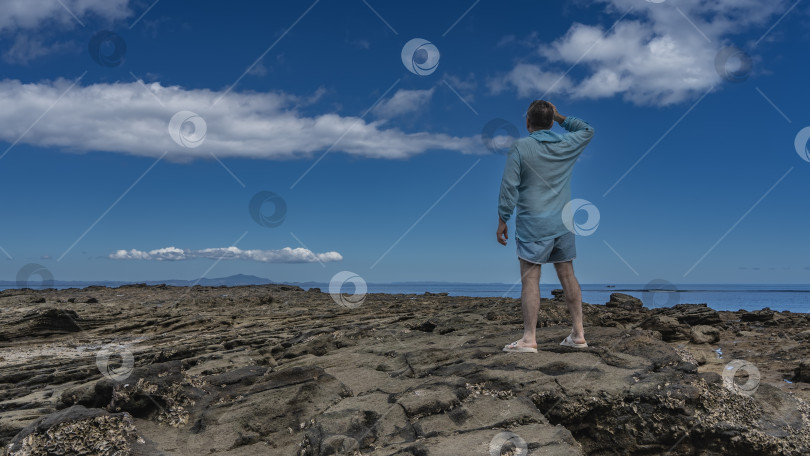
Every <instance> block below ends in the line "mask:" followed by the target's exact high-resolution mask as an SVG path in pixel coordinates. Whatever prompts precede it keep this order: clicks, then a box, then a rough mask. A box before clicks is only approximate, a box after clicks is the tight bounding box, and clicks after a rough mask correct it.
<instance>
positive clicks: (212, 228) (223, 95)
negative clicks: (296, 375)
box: [0, 0, 810, 283]
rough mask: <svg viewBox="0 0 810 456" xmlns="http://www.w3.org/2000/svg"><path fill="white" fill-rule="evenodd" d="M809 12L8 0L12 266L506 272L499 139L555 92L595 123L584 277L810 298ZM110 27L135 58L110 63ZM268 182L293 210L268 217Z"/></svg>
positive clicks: (125, 271)
mask: <svg viewBox="0 0 810 456" xmlns="http://www.w3.org/2000/svg"><path fill="white" fill-rule="evenodd" d="M259 3H261V5H259ZM808 23H810V4H805V3H803V2H795V1H772V2H753V1H749V0H722V1H719V2H717V1H714V2H708V1H701V0H689V1H686V0H683V1H669V0H667V1H663V2H660V3H655V2H647V1H638V0H632V1H631V0H606V1H597V2H584V1H579V2H564V3H562V2H558V3H548V2H542V3H540V2H529V1H515V2H494V1H489V0H481V1H474V0H472V1H466V0H465V1H447V2H441V4H438V3H436V2H425V3H424V4H420V3H419V2H410V3H407V4H404V3H392V2H381V1H378V0H367V1H363V0H357V1H345V2H337V1H334V0H320V1H317V2H314V1H313V2H291V1H289V2H249V1H231V2H227V3H221V2H193V3H192V2H171V1H165V0H164V1H157V2H154V1H153V0H149V1H138V0H103V1H102V0H83V1H79V0H63V1H62V2H57V1H55V0H54V1H51V0H40V1H30V0H11V1H8V2H3V5H2V6H0V52H1V53H0V69H1V70H0V71H2V74H0V108H2V109H0V156H2V158H0V192H2V194H3V195H5V197H4V199H3V205H2V208H3V223H2V224H0V247H1V248H2V250H0V278H2V279H4V280H14V278H15V277H16V275H17V272H18V271H19V270H20V269H21V268H23V267H24V266H25V265H26V264H29V263H37V264H41V265H42V266H44V267H45V268H47V269H48V270H49V271H50V272H51V273H52V274H53V276H54V278H56V279H57V280H81V279H98V280H153V279H169V278H172V279H192V278H197V277H200V276H202V275H203V274H205V275H207V276H208V277H221V276H226V275H231V274H237V273H243V274H254V275H258V276H261V277H266V278H270V279H272V280H277V281H310V280H311V281H319V282H328V281H329V280H330V278H331V277H332V276H333V275H334V274H336V273H337V272H339V271H343V270H349V271H352V272H354V273H356V274H357V275H359V276H361V277H362V278H363V279H364V280H366V281H367V282H389V281H420V280H431V281H463V282H510V283H511V282H514V281H515V280H517V279H518V278H519V270H518V263H517V259H516V255H515V244H514V225H513V222H512V221H510V223H509V229H510V240H509V244H508V245H507V246H506V247H503V246H501V245H499V244H498V243H497V242H496V240H495V229H496V228H497V210H496V208H497V199H498V188H499V184H500V178H501V174H502V171H503V165H504V161H505V157H504V155H503V154H501V153H497V151H496V152H495V153H493V152H492V151H491V150H489V149H488V148H487V147H485V146H484V143H483V141H482V139H481V136H482V131H483V129H484V127H485V125H487V124H488V123H489V122H490V121H491V120H493V119H497V118H501V119H506V120H507V121H508V122H510V123H511V124H514V125H515V126H516V127H517V128H518V130H519V132H520V135H525V134H526V131H525V128H524V127H523V124H524V119H523V113H524V111H525V109H526V107H527V106H528V104H529V103H530V102H531V101H532V100H533V99H536V98H541V97H545V98H546V99H549V100H551V101H552V102H554V103H555V104H556V105H557V107H558V108H559V110H560V111H561V112H562V113H563V114H566V115H575V116H577V117H580V118H582V119H585V120H587V121H588V122H589V123H591V125H592V126H593V127H594V128H595V130H596V135H595V138H594V140H593V141H592V143H591V144H590V145H589V146H588V148H587V149H586V151H585V153H584V154H583V155H582V157H581V158H580V160H579V163H578V164H577V167H576V169H575V172H574V179H573V185H572V196H573V198H577V199H582V200H587V201H589V202H591V203H592V204H593V205H594V206H596V207H597V208H598V211H599V220H598V228H597V229H596V230H595V231H594V233H593V234H592V235H589V236H578V240H577V242H578V244H577V248H578V258H577V260H576V261H575V268H576V270H577V273H578V276H579V279H580V281H581V282H583V283H647V282H649V281H651V280H654V279H663V280H667V281H669V282H673V283H807V281H808V278H810V260H808V258H810V243H808V242H807V228H806V227H807V226H808V221H810V217H809V216H808V214H810V211H808V209H810V208H808V206H809V205H810V203H808V201H809V200H808V198H807V195H808V194H809V193H810V192H808V190H810V162H808V159H807V158H806V157H807V152H806V145H805V149H802V148H801V147H800V148H799V151H798V152H802V153H804V154H805V159H803V158H802V156H801V155H800V153H797V148H796V147H795V146H796V145H795V144H794V143H795V142H796V137H797V135H798V134H799V132H800V131H802V129H803V128H805V127H807V126H810V116H808V112H807V109H806V107H807V106H808V104H809V103H808V102H810V92H808V91H807V90H806V89H805V88H806V79H807V69H808V66H807V51H806V50H807V49H808V44H810V43H808V41H810V36H809V35H808V32H807V30H810V28H809V27H808ZM102 31H108V32H112V33H113V34H114V35H109V34H108V35H107V36H117V37H120V42H123V43H125V44H126V52H125V54H123V58H121V59H119V56H118V55H117V54H116V53H115V52H116V51H117V50H118V51H120V48H119V49H117V48H116V47H115V44H114V42H111V41H109V40H107V41H106V42H105V43H104V45H103V46H102V47H101V48H100V49H99V51H98V53H99V54H100V55H101V56H102V59H100V61H101V62H102V64H99V63H97V62H96V61H94V59H93V58H92V57H91V49H90V48H91V45H90V43H91V42H92V38H93V37H94V36H103V35H97V33H99V32H102ZM415 38H419V39H422V40H424V41H425V42H429V43H432V45H433V46H435V50H436V51H437V52H438V66H437V67H436V68H435V69H431V70H432V71H431V70H425V71H422V72H423V73H429V74H415V73H414V72H411V71H409V69H408V68H406V66H405V65H404V64H403V59H402V56H401V53H402V50H403V47H404V46H405V45H406V43H408V42H409V41H410V40H412V39H415ZM102 41H104V40H102ZM423 49H427V51H425V52H427V54H419V55H417V56H416V57H415V59H416V64H417V65H419V64H421V63H423V61H422V59H423V57H424V56H425V55H430V53H431V52H433V50H432V49H433V48H430V47H428V48H423ZM728 49H732V51H728ZM723 50H726V51H723ZM723 52H725V53H723ZM718 54H720V55H721V60H722V61H720V62H718ZM725 55H729V56H730V57H729V58H728V59H727V60H723V56H725ZM104 56H107V57H106V58H107V60H106V62H107V64H106V65H105V64H103V63H104V62H105V60H103V58H104ZM748 59H750V60H748ZM747 62H750V69H749V68H748V66H747ZM734 77H737V78H738V79H741V81H736V82H732V81H730V79H734ZM184 111H187V112H191V113H194V114H196V116H197V118H198V119H201V120H202V121H203V122H204V125H205V136H204V137H202V139H201V140H199V141H198V139H199V138H200V136H197V137H195V136H194V134H195V132H193V129H192V128H191V124H190V123H188V122H185V123H183V122H182V120H183V119H188V118H189V116H191V115H192V114H185V115H184V114H179V117H178V119H179V120H180V123H179V125H181V127H179V128H175V129H174V138H173V136H172V134H171V133H170V131H169V129H170V119H172V118H173V116H175V114H177V113H178V112H184ZM555 129H558V131H559V126H556V127H555ZM196 133H197V134H199V133H201V130H197V131H196ZM496 136H498V139H499V140H500V141H503V140H505V138H504V137H503V136H505V130H499V131H498V132H496ZM175 139H177V141H175ZM189 145H191V146H195V147H189ZM259 192H272V194H275V195H277V197H278V198H280V199H282V200H283V201H284V206H285V207H286V211H285V212H284V213H283V214H281V213H279V212H278V209H279V206H274V205H273V204H272V203H266V204H263V205H259V206H254V210H253V213H252V214H251V209H250V202H251V199H252V198H253V197H254V195H256V194H257V193H259ZM265 195H267V193H265ZM256 207H258V209H256ZM257 210H258V213H260V214H264V215H265V217H269V218H273V217H275V221H276V223H265V224H264V225H262V224H261V223H257V221H256V220H255V219H259V221H261V220H262V219H261V217H259V216H258V215H257V212H256V211H257ZM252 215H253V216H252ZM254 216H255V217H254ZM583 218H585V219H587V214H586V213H585V212H584V211H579V212H578V213H577V214H576V220H577V222H578V223H583V224H586V223H593V222H595V221H594V220H584V219H583ZM266 225H275V226H266ZM285 249H286V250H285ZM555 280H556V278H555V277H553V273H552V271H551V270H550V269H547V270H546V271H545V272H544V276H543V282H554V281H555Z"/></svg>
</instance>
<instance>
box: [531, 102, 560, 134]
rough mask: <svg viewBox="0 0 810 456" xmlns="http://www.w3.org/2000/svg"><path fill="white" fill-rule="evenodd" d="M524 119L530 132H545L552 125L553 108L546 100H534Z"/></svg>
mask: <svg viewBox="0 0 810 456" xmlns="http://www.w3.org/2000/svg"><path fill="white" fill-rule="evenodd" d="M526 117H527V118H528V119H529V126H530V127H531V129H532V130H545V129H548V128H551V126H552V125H553V123H552V122H553V121H554V108H553V107H552V106H551V103H549V102H548V101H546V100H534V101H532V104H530V105H529V110H528V111H526Z"/></svg>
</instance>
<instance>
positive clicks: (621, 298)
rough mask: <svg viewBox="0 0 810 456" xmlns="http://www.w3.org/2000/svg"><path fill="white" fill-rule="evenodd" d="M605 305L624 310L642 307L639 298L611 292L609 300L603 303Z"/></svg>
mask: <svg viewBox="0 0 810 456" xmlns="http://www.w3.org/2000/svg"><path fill="white" fill-rule="evenodd" d="M605 307H619V308H622V309H624V310H638V309H641V308H642V307H644V303H642V302H641V299H638V298H636V297H635V296H630V295H628V294H624V293H611V294H610V300H609V301H608V302H606V303H605Z"/></svg>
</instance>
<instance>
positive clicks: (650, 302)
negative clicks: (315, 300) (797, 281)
mask: <svg viewBox="0 0 810 456" xmlns="http://www.w3.org/2000/svg"><path fill="white" fill-rule="evenodd" d="M367 287H368V292H369V293H406V294H409V293H415V294H422V293H424V292H426V291H429V292H431V293H440V292H447V293H449V295H450V296H478V297H507V298H520V284H518V285H512V284H501V283H493V284H471V283H459V284H454V283H406V284H374V283H369V284H367ZM350 288H351V287H349V289H348V290H343V291H344V292H345V293H351V292H352V290H351V289H350ZM555 288H560V286H559V285H554V284H542V283H541V284H540V295H541V296H542V297H545V298H548V297H551V290H553V289H555ZM581 288H582V300H583V301H585V302H587V303H590V304H604V303H606V302H607V301H608V300H609V299H610V294H611V293H617V292H618V293H625V294H629V295H631V296H635V297H637V298H639V299H641V300H642V301H644V305H645V306H646V307H650V308H655V307H669V306H673V305H675V304H699V303H706V304H708V305H709V307H711V308H713V309H715V310H731V311H734V310H740V309H744V310H758V309H762V308H764V307H770V308H771V309H772V310H789V311H791V312H803V313H807V312H810V285H805V284H802V285H736V284H735V285H703V284H701V285H689V284H681V285H670V284H655V285H639V284H615V285H607V284H582V285H581ZM322 291H327V288H322Z"/></svg>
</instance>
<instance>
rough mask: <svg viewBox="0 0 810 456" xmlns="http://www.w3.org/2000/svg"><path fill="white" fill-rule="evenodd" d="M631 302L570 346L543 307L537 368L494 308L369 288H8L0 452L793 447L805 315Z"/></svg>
mask: <svg viewBox="0 0 810 456" xmlns="http://www.w3.org/2000/svg"><path fill="white" fill-rule="evenodd" d="M91 297H92V298H93V299H95V300H97V301H98V302H88V301H90V299H89V298H91ZM630 298H632V297H629V298H628V297H624V296H616V299H612V301H613V304H611V305H610V306H609V307H607V306H602V305H585V306H584V314H585V319H586V336H587V338H588V343H589V345H590V347H589V348H588V349H584V350H577V349H572V348H567V347H562V346H560V345H559V342H560V340H562V339H563V338H564V337H565V336H566V335H567V334H568V332H569V328H568V327H567V321H568V312H567V308H566V306H565V303H564V300H563V299H562V296H561V295H560V294H559V293H558V294H557V298H556V299H553V300H545V299H544V300H543V304H542V306H541V311H540V319H539V322H538V327H539V329H538V351H539V352H538V353H536V354H534V353H531V354H526V353H522V354H518V353H503V352H502V351H501V347H503V345H505V344H507V343H509V342H511V341H513V340H515V339H516V338H518V337H519V336H520V331H521V324H522V321H521V316H520V311H519V310H520V304H519V301H518V300H515V299H499V298H463V297H450V296H446V295H443V294H425V295H384V294H371V295H368V296H367V297H366V299H365V301H364V302H363V304H362V305H361V306H360V307H357V308H346V307H341V306H338V305H337V304H335V302H334V301H333V300H332V298H331V297H330V295H329V294H326V293H321V292H319V291H317V290H311V291H308V292H307V291H305V290H302V289H300V288H298V287H294V286H288V285H268V286H255V287H235V288H224V287H194V288H175V287H165V286H158V287H146V286H128V287H121V288H116V289H108V288H102V287H93V288H91V289H85V290H75V289H73V290H61V291H55V290H54V291H37V292H34V291H31V290H7V291H5V292H2V293H0V309H2V313H0V324H2V327H3V332H2V334H3V335H4V337H3V338H2V339H0V443H2V445H3V448H4V451H5V452H6V453H8V454H13V455H23V454H25V455H28V454H31V455H37V454H60V452H61V454H121V455H125V454H135V455H137V454H166V455H173V454H176V455H194V456H200V455H205V454H223V455H253V454H256V455H267V454H272V455H330V454H335V455H339V454H353V455H354V454H358V455H359V454H363V455H392V454H398V455H413V456H426V455H457V454H469V455H488V454H510V452H511V454H521V455H523V454H530V455H541V454H542V455H576V454H587V455H591V454H593V455H614V454H631V455H651V454H671V455H694V454H701V455H763V454H764V455H768V454H774V455H776V454H788V455H799V454H807V453H808V452H810V421H808V413H810V410H808V406H807V403H806V402H805V400H806V399H807V398H808V392H810V384H808V383H804V382H805V381H806V379H807V375H806V372H807V371H808V369H806V368H805V366H806V365H807V361H806V359H810V354H809V353H808V349H807V348H806V347H805V344H806V343H805V342H804V338H805V336H804V334H806V332H807V331H808V330H810V322H808V319H807V316H806V315H804V314H791V313H787V312H785V313H780V312H773V313H772V314H771V313H768V312H771V311H767V312H765V313H757V314H756V315H757V317H756V318H752V317H750V316H745V315H750V314H753V313H752V312H716V311H714V310H712V309H710V308H708V307H707V306H705V305H680V306H674V307H672V308H665V309H648V308H645V307H643V306H639V305H638V303H637V302H636V301H634V300H633V299H630ZM43 299H44V300H45V302H34V301H41V300H43ZM53 309H56V311H54V310H53ZM765 314H767V315H769V317H765V316H764V315H765ZM761 315H762V316H761ZM744 316H745V317H744ZM26 329H27V330H26ZM719 353H722V355H720V354H719ZM721 356H722V357H721ZM732 360H739V361H740V362H738V363H735V364H733V365H732V364H731V363H730V361H732ZM742 360H744V361H745V363H748V364H745V363H742ZM803 360H805V361H803ZM729 366H732V367H733V370H734V371H735V372H736V371H739V374H740V375H739V378H737V377H735V376H734V372H731V374H732V376H731V377H730V378H731V383H729V382H728V380H729V372H730V371H731V369H730V368H729ZM743 374H744V375H743ZM724 375H725V377H726V382H725V383H724V378H723V376H724ZM754 379H755V380H756V382H752V380H754ZM785 380H790V381H792V382H793V383H788V382H787V381H785ZM77 442H81V443H77ZM77 445H78V446H77ZM105 445H106V446H105ZM524 450H525V452H524ZM81 451H86V452H85V453H81ZM93 451H96V452H95V453H94V452H93ZM105 452H107V453H105Z"/></svg>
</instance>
